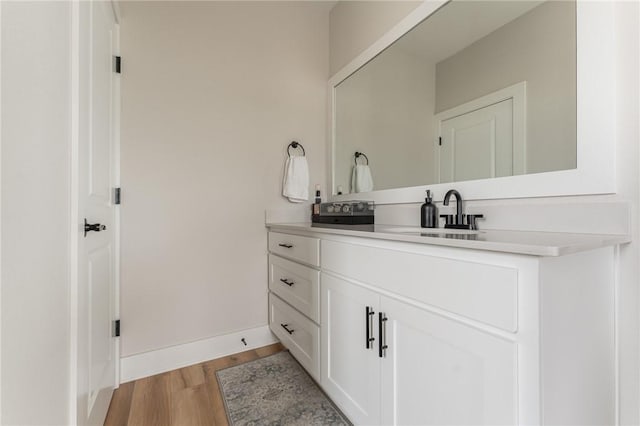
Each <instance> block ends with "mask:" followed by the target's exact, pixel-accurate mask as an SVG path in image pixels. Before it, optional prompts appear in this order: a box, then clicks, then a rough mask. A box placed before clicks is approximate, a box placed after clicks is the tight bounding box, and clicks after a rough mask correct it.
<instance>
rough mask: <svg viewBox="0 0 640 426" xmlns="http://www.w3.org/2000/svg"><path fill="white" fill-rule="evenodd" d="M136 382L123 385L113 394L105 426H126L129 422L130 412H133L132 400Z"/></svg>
mask: <svg viewBox="0 0 640 426" xmlns="http://www.w3.org/2000/svg"><path fill="white" fill-rule="evenodd" d="M134 386H135V382H128V383H122V384H121V385H120V387H119V388H118V389H116V390H115V391H114V392H113V397H112V398H111V404H110V405H109V411H108V412H107V418H106V419H105V421H104V424H105V426H124V425H126V424H127V423H128V422H129V412H130V411H131V399H132V397H133V388H134Z"/></svg>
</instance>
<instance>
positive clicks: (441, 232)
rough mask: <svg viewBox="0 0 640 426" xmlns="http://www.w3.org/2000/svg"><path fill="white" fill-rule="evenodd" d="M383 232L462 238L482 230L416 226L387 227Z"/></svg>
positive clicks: (480, 232)
mask: <svg viewBox="0 0 640 426" xmlns="http://www.w3.org/2000/svg"><path fill="white" fill-rule="evenodd" d="M383 232H390V233H394V234H408V235H409V234H410V235H421V236H423V237H438V238H464V237H465V236H467V237H468V236H475V235H478V234H482V233H483V231H476V230H470V229H448V228H418V227H406V228H401V227H389V228H387V229H384V231H383Z"/></svg>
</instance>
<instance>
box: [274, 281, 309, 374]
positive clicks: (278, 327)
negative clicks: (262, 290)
mask: <svg viewBox="0 0 640 426" xmlns="http://www.w3.org/2000/svg"><path fill="white" fill-rule="evenodd" d="M269 326H270V328H271V331H273V333H274V334H275V335H276V336H278V338H279V339H280V341H281V342H282V344H283V345H284V346H285V347H286V348H287V349H289V351H291V354H292V355H293V356H294V357H295V358H296V359H297V360H298V362H299V363H300V365H302V366H303V367H304V368H305V369H306V370H307V371H308V372H309V374H310V375H311V376H312V377H313V378H314V379H315V380H316V381H319V380H320V328H319V327H318V326H317V325H316V324H314V323H313V322H312V321H311V320H310V319H309V318H307V317H305V316H303V315H302V314H301V313H300V312H298V311H296V310H295V309H293V308H292V307H291V306H289V305H287V304H286V303H285V302H283V301H282V300H280V298H278V297H277V296H276V295H274V294H273V293H269Z"/></svg>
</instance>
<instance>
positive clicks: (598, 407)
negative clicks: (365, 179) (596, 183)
mask: <svg viewBox="0 0 640 426" xmlns="http://www.w3.org/2000/svg"><path fill="white" fill-rule="evenodd" d="M300 227H302V226H300ZM290 228H292V229H294V227H293V226H291V227H290ZM381 232H383V231H381ZM299 234H300V235H299V236H301V237H302V236H304V237H317V238H318V239H319V257H318V260H319V274H320V278H319V282H320V286H319V300H320V311H319V312H320V316H319V318H320V322H319V325H320V327H319V331H320V343H319V348H320V349H319V351H320V352H319V359H320V370H319V371H320V374H319V376H318V381H319V382H320V384H321V386H322V388H323V389H324V391H325V392H326V393H327V395H329V397H330V398H331V399H332V400H333V401H334V402H335V403H336V404H337V405H338V406H339V407H340V408H341V409H342V410H343V412H344V413H345V414H346V415H347V416H348V417H349V419H350V420H351V421H353V422H354V424H367V425H379V424H384V425H410V424H420V425H442V424H465V425H468V424H473V425H483V424H484V425H502V424H511V425H513V424H522V425H556V424H564V425H570V424H573V425H578V424H579V425H602V424H613V423H614V422H615V362H614V360H615V342H614V336H615V333H614V331H615V327H614V319H615V311H614V306H615V303H614V283H615V274H614V262H615V253H616V250H615V244H616V243H615V241H621V242H624V238H620V239H617V240H616V239H615V238H608V237H607V238H602V237H603V236H600V237H597V236H594V237H593V238H592V237H585V236H579V237H576V236H571V235H569V236H566V237H565V236H562V235H559V234H555V235H542V234H538V233H531V234H530V235H528V236H527V237H528V238H529V240H528V241H533V242H532V243H528V244H527V243H526V242H527V240H525V243H520V242H519V238H521V235H520V234H517V235H516V234H514V235H510V234H508V233H505V232H504V231H500V232H498V231H496V233H495V235H491V232H487V233H486V234H483V239H484V241H477V240H470V241H469V242H464V241H456V242H455V244H460V245H461V246H460V247H451V246H447V244H451V242H450V241H444V242H442V243H441V242H440V240H439V239H436V238H434V239H431V240H424V241H425V242H429V243H418V242H416V241H423V240H420V239H418V238H414V239H410V238H412V237H402V236H399V237H398V238H397V240H394V239H392V238H391V237H390V236H389V234H388V233H387V234H382V235H380V236H377V235H375V234H371V233H365V232H360V233H357V232H354V231H345V232H344V233H343V234H340V232H339V231H333V230H330V231H323V230H322V229H318V230H316V229H313V228H310V227H309V228H306V229H303V230H301V231H300V232H299ZM403 238H404V239H403ZM567 239H568V241H570V242H571V243H570V244H569V243H567V244H564V243H563V241H565V240H567ZM547 241H549V242H550V243H549V244H548V245H547ZM431 242H433V243H431ZM561 243H562V245H561ZM482 247H490V248H491V249H494V250H495V249H496V248H497V249H501V250H502V251H491V250H489V249H485V250H483V249H482ZM503 248H504V249H503ZM511 251H512V252H511ZM532 252H533V253H540V252H542V253H557V255H554V254H551V255H539V254H532ZM274 297H275V296H274Z"/></svg>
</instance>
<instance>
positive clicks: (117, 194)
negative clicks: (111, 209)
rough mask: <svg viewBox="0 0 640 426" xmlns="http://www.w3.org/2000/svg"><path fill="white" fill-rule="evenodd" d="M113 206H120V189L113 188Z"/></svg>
mask: <svg viewBox="0 0 640 426" xmlns="http://www.w3.org/2000/svg"><path fill="white" fill-rule="evenodd" d="M113 204H120V188H113Z"/></svg>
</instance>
